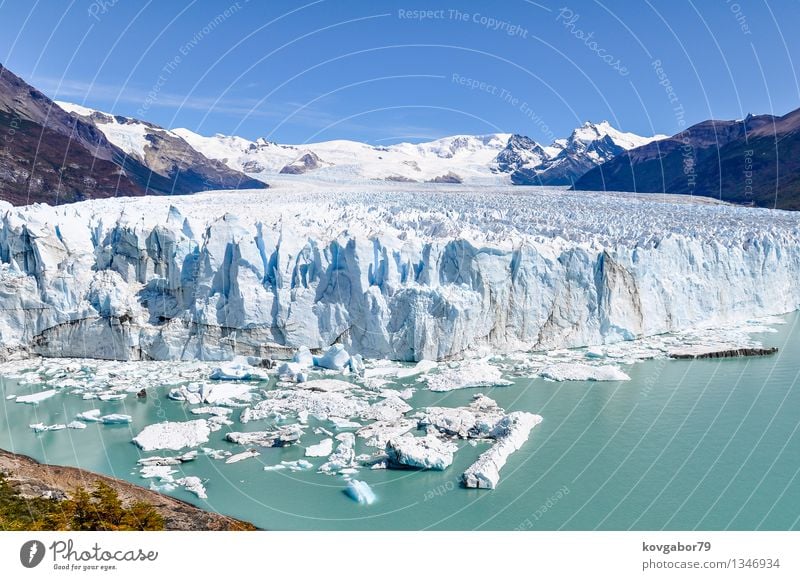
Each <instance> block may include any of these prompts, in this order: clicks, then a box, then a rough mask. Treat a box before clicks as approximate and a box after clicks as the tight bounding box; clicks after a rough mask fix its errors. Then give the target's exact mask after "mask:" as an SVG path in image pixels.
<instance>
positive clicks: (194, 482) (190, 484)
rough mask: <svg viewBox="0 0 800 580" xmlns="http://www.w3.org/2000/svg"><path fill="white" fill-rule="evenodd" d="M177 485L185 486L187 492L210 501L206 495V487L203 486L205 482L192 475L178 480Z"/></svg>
mask: <svg viewBox="0 0 800 580" xmlns="http://www.w3.org/2000/svg"><path fill="white" fill-rule="evenodd" d="M175 483H177V484H178V485H181V486H183V487H184V488H185V489H186V491H188V492H191V493H193V494H195V495H196V496H197V497H199V498H200V499H208V495H207V494H206V486H205V485H203V480H202V479H200V478H199V477H196V476H194V475H190V476H188V477H182V478H181V479H176V480H175Z"/></svg>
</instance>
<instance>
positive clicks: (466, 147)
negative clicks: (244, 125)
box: [174, 129, 510, 183]
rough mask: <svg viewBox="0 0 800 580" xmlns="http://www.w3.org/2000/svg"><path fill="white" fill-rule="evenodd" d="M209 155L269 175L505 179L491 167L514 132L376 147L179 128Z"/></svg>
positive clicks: (442, 179) (384, 178) (336, 178)
mask: <svg viewBox="0 0 800 580" xmlns="http://www.w3.org/2000/svg"><path fill="white" fill-rule="evenodd" d="M174 132H175V133H176V134H177V135H179V136H181V137H182V138H183V139H185V140H186V141H187V142H188V143H189V144H191V145H192V147H194V148H195V149H197V150H198V151H200V152H201V153H202V154H203V155H205V156H206V157H209V158H212V159H217V160H219V161H221V162H223V163H225V164H226V165H227V166H228V167H230V168H232V169H236V170H237V171H244V172H246V173H248V174H250V175H260V176H269V175H271V174H273V175H274V174H277V173H284V174H285V173H293V174H297V173H307V172H311V171H313V172H314V174H315V176H316V177H320V178H325V179H333V180H337V181H338V180H348V179H355V180H358V179H367V180H374V179H378V180H387V181H416V182H425V181H429V182H441V181H449V182H453V181H456V182H459V181H470V182H474V181H486V182H489V183H498V182H500V181H502V180H501V179H500V178H498V177H497V176H494V175H493V174H492V172H491V171H490V166H491V165H492V163H493V162H494V159H495V158H496V157H497V155H498V154H499V153H500V152H501V151H503V149H504V148H505V147H506V145H507V144H508V140H509V137H510V135H508V134H504V133H498V134H490V135H481V136H475V135H457V136H454V137H445V138H443V139H437V140H435V141H429V142H426V143H398V144H396V145H387V146H374V145H368V144H366V143H359V142H357V141H346V140H336V141H326V142H322V143H311V144H306V145H279V144H277V143H273V142H271V141H267V140H265V139H258V140H256V141H249V140H247V139H244V138H242V137H231V136H226V135H215V136H213V137H204V136H202V135H198V134H197V133H195V132H193V131H190V130H188V129H175V131H174Z"/></svg>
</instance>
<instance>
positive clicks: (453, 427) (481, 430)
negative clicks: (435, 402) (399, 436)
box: [419, 394, 505, 439]
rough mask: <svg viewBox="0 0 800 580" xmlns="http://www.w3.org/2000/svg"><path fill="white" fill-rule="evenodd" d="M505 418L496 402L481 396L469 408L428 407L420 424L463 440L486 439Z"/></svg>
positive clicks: (503, 412)
mask: <svg viewBox="0 0 800 580" xmlns="http://www.w3.org/2000/svg"><path fill="white" fill-rule="evenodd" d="M504 416H505V411H503V409H501V408H500V407H498V406H497V403H496V402H495V401H494V400H492V399H490V398H489V397H486V396H485V395H481V394H479V395H476V396H475V397H473V400H472V402H471V403H470V404H469V405H468V406H467V407H428V408H427V409H425V410H424V411H423V412H422V414H421V418H420V421H419V424H420V426H423V427H425V426H428V425H430V426H432V427H434V428H435V429H437V430H438V431H440V432H442V433H445V434H447V435H456V436H458V437H461V438H462V439H467V438H485V437H491V435H492V431H493V430H494V428H495V425H497V423H498V422H499V421H500V420H501V419H503V417H504Z"/></svg>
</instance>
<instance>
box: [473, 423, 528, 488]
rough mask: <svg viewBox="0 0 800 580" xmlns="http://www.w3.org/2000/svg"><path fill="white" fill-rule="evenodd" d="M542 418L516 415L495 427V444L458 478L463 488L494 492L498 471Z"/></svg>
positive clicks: (498, 475)
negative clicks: (491, 490)
mask: <svg viewBox="0 0 800 580" xmlns="http://www.w3.org/2000/svg"><path fill="white" fill-rule="evenodd" d="M541 421H542V418H541V417H540V416H539V415H534V414H532V413H524V412H521V411H516V412H513V413H509V414H508V415H507V416H506V417H504V418H503V419H501V420H500V422H499V423H498V424H497V426H496V427H495V433H494V438H495V439H496V442H495V444H494V445H492V447H491V448H490V449H489V450H488V451H485V452H484V453H482V454H481V456H480V457H478V460H477V461H476V462H475V463H473V464H472V465H470V466H469V467H468V468H467V470H466V471H465V472H464V474H463V475H462V476H461V479H462V481H463V482H464V485H465V486H466V487H481V488H486V489H494V488H495V487H497V483H498V482H499V481H500V469H502V467H503V466H504V465H505V464H506V460H507V459H508V456H509V455H511V454H512V453H513V452H514V451H516V450H517V449H519V448H520V447H522V444H523V443H525V441H527V440H528V435H529V434H530V432H531V429H533V428H534V427H535V426H536V425H538V424H539V423H541Z"/></svg>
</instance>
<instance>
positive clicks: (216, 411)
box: [192, 407, 233, 417]
mask: <svg viewBox="0 0 800 580" xmlns="http://www.w3.org/2000/svg"><path fill="white" fill-rule="evenodd" d="M232 412H233V410H232V409H229V408H228V407H195V408H193V409H192V415H214V416H217V417H227V416H228V415H230V414H231V413H232Z"/></svg>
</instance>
